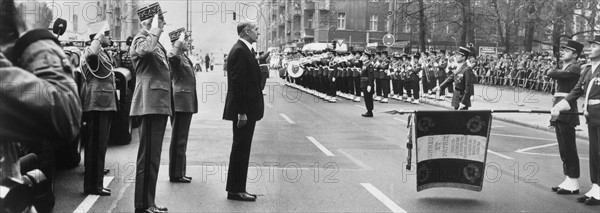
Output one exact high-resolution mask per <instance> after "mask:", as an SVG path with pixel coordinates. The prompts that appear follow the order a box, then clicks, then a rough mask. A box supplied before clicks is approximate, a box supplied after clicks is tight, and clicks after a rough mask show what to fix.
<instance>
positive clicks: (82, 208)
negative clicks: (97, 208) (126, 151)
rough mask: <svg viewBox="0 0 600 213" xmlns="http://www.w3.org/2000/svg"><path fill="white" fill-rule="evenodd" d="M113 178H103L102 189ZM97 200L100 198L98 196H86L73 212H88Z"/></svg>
mask: <svg viewBox="0 0 600 213" xmlns="http://www.w3.org/2000/svg"><path fill="white" fill-rule="evenodd" d="M114 178H115V177H112V176H109V177H104V184H103V185H104V188H107V187H108V185H109V184H110V182H111V181H112V180H113V179H114ZM98 198H100V195H88V196H87V197H85V199H84V200H83V202H81V203H80V204H79V206H77V209H75V211H73V212H77V213H87V212H89V211H90V209H91V208H92V206H94V203H96V201H97V200H98Z"/></svg>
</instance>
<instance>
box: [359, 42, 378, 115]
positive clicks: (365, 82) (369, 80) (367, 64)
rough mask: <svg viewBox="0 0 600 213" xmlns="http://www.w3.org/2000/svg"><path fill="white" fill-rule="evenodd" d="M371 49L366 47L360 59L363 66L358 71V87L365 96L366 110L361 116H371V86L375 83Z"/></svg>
mask: <svg viewBox="0 0 600 213" xmlns="http://www.w3.org/2000/svg"><path fill="white" fill-rule="evenodd" d="M371 56H372V55H371V51H369V50H368V49H366V50H365V51H364V53H363V56H362V57H361V58H360V60H361V61H362V62H363V67H362V70H361V72H360V88H361V89H362V91H363V95H364V98H365V106H366V107H367V112H366V113H365V114H362V116H363V117H373V89H374V88H373V86H374V84H375V76H374V75H375V73H374V72H375V67H374V65H373V61H371Z"/></svg>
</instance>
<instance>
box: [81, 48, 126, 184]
mask: <svg viewBox="0 0 600 213" xmlns="http://www.w3.org/2000/svg"><path fill="white" fill-rule="evenodd" d="M94 42H99V41H94ZM98 45H100V44H98ZM83 58H84V60H83V63H82V66H81V71H82V73H83V76H84V77H85V82H84V84H83V88H82V89H81V102H82V106H83V118H84V121H85V122H86V123H87V126H86V128H85V129H86V131H85V134H82V136H83V137H82V141H83V142H84V143H85V163H84V165H85V176H84V182H83V191H84V193H86V194H100V195H110V191H108V190H107V189H105V188H104V186H103V179H104V160H105V157H106V149H107V148H108V140H109V136H110V125H111V121H112V118H113V116H114V113H115V112H116V111H117V96H116V86H115V74H114V72H113V67H114V65H115V64H114V61H113V60H112V58H111V56H110V54H109V53H108V52H106V51H105V50H104V49H102V48H100V50H99V51H98V52H97V53H95V52H94V51H93V50H92V49H91V47H87V48H86V49H85V51H84V53H83Z"/></svg>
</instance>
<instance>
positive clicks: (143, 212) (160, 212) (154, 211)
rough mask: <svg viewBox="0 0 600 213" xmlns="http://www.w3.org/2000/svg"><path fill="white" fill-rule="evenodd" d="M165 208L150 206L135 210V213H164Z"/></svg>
mask: <svg viewBox="0 0 600 213" xmlns="http://www.w3.org/2000/svg"><path fill="white" fill-rule="evenodd" d="M167 211H168V209H167V208H166V207H158V206H150V207H148V208H136V209H135V213H166V212H167Z"/></svg>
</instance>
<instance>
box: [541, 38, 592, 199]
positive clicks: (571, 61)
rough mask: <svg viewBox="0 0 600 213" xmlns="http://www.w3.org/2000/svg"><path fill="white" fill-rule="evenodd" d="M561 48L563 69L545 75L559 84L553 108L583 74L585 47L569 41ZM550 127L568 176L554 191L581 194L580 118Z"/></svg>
mask: <svg viewBox="0 0 600 213" xmlns="http://www.w3.org/2000/svg"><path fill="white" fill-rule="evenodd" d="M561 47H562V48H561V51H560V59H561V61H562V62H563V65H562V69H549V72H548V73H547V74H546V75H547V76H548V77H551V78H553V79H555V80H557V87H556V92H555V93H554V101H553V102H554V104H553V106H554V105H555V104H556V103H558V102H559V101H561V100H563V99H564V98H565V97H566V96H567V95H568V94H569V92H570V91H571V90H572V89H573V87H574V86H575V84H577V80H578V79H579V74H580V72H581V66H580V65H579V64H578V63H577V58H578V57H579V55H580V54H581V50H583V44H581V43H579V42H576V41H573V40H568V41H567V45H565V46H561ZM570 107H571V110H569V112H578V109H577V103H576V102H573V103H571V105H570ZM550 123H551V125H552V126H554V131H555V132H556V140H557V141H558V151H559V153H560V158H561V160H562V161H563V173H564V175H565V176H566V177H565V180H564V181H563V182H562V183H561V184H559V185H558V186H555V187H552V191H555V192H556V193H558V194H579V182H578V178H579V156H578V155H577V145H576V144H575V126H577V125H579V116H578V115H576V114H571V115H569V114H562V115H559V116H558V118H557V119H556V120H553V121H550Z"/></svg>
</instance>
